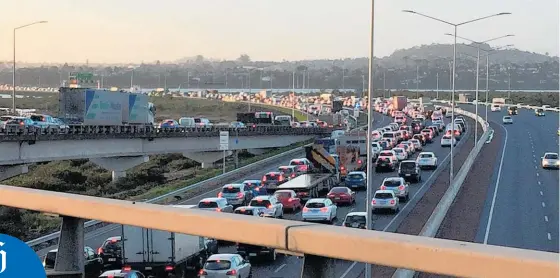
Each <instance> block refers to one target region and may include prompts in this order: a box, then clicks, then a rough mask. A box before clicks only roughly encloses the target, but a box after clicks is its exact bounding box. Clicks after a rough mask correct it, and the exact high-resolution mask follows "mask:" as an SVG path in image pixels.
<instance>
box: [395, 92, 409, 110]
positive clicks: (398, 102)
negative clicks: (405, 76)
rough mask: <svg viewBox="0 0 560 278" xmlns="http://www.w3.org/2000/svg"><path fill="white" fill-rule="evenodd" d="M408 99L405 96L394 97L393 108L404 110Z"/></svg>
mask: <svg viewBox="0 0 560 278" xmlns="http://www.w3.org/2000/svg"><path fill="white" fill-rule="evenodd" d="M406 102H407V99H406V97H404V96H394V97H393V110H399V111H402V110H403V109H404V108H405V107H406Z"/></svg>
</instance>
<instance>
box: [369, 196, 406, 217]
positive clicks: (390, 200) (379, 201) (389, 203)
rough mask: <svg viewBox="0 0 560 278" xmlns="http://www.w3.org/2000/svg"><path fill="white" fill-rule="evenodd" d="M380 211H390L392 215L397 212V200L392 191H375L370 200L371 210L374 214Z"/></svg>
mask: <svg viewBox="0 0 560 278" xmlns="http://www.w3.org/2000/svg"><path fill="white" fill-rule="evenodd" d="M380 209H390V210H392V211H393V212H394V213H397V212H399V198H397V196H395V193H393V191H392V190H377V191H375V194H374V195H373V199H372V200H371V210H372V212H373V213H375V212H376V211H377V210H380Z"/></svg>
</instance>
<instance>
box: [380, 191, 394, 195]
mask: <svg viewBox="0 0 560 278" xmlns="http://www.w3.org/2000/svg"><path fill="white" fill-rule="evenodd" d="M377 193H390V194H393V195H395V192H393V190H377V191H375V194H377Z"/></svg>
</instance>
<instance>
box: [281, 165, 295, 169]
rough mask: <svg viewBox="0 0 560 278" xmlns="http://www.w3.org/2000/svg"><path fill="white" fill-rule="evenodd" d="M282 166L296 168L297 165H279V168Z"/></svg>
mask: <svg viewBox="0 0 560 278" xmlns="http://www.w3.org/2000/svg"><path fill="white" fill-rule="evenodd" d="M282 168H296V166H295V165H282V166H278V169H282Z"/></svg>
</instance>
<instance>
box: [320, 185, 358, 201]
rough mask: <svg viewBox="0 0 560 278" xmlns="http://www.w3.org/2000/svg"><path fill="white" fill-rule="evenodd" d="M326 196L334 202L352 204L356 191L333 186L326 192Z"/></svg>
mask: <svg viewBox="0 0 560 278" xmlns="http://www.w3.org/2000/svg"><path fill="white" fill-rule="evenodd" d="M327 198H329V199H331V201H332V202H333V203H335V204H340V203H346V204H353V203H354V202H356V192H354V191H352V190H350V188H348V187H342V186H339V187H333V189H331V191H330V192H329V194H327Z"/></svg>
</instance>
